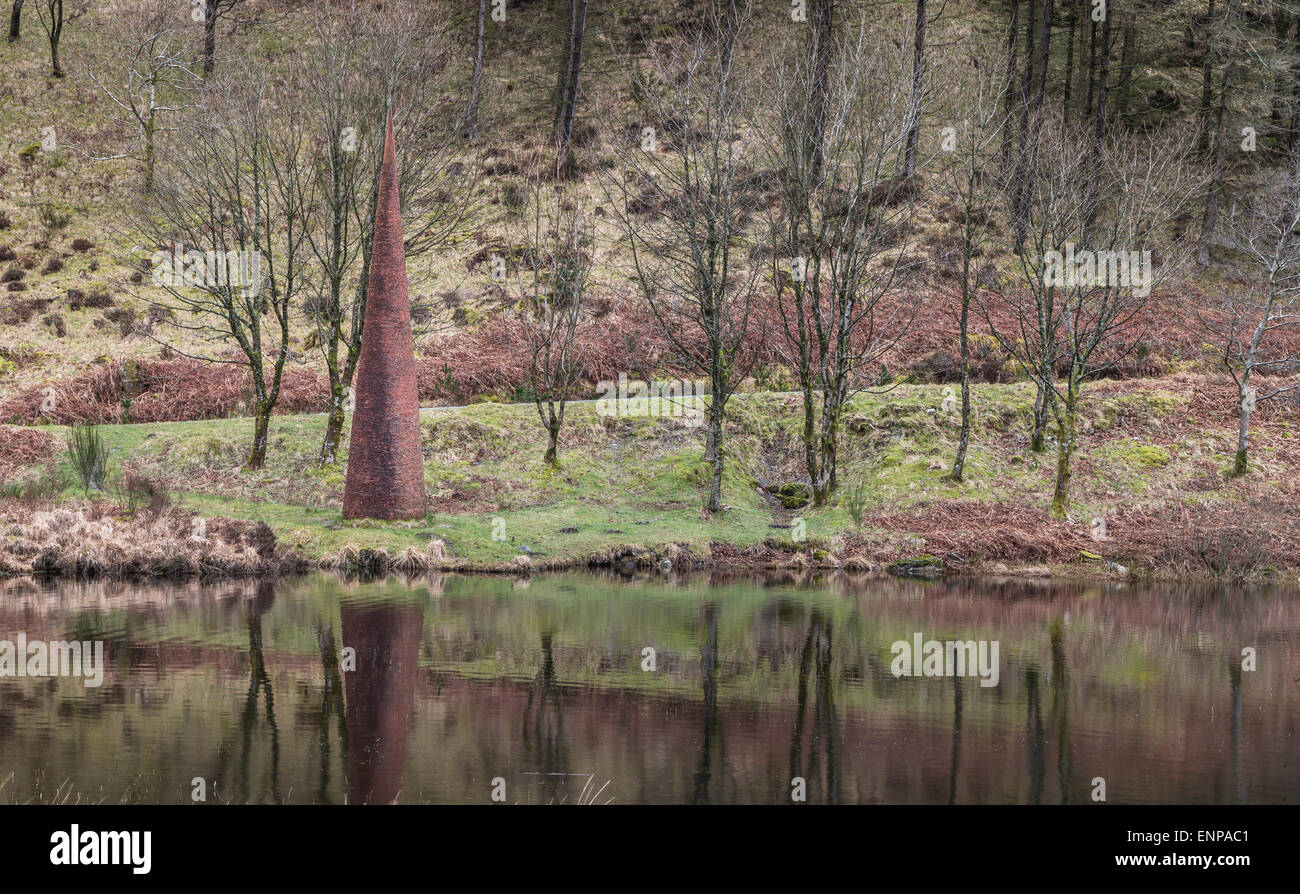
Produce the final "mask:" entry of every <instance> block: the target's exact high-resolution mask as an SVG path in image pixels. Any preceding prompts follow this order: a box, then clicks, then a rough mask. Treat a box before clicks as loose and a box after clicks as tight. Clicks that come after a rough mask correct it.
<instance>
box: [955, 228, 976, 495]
mask: <svg viewBox="0 0 1300 894" xmlns="http://www.w3.org/2000/svg"><path fill="white" fill-rule="evenodd" d="M966 243H967V244H966V246H964V250H963V252H962V254H963V258H962V273H961V282H962V295H961V331H960V343H961V435H960V436H959V437H958V439H957V458H956V460H955V461H954V462H953V464H952V477H953V480H954V481H961V480H962V476H963V475H965V474H966V449H967V447H968V446H969V445H970V302H971V288H970V261H971V251H970V246H969V243H970V239H969V237H968V238H967V240H966Z"/></svg>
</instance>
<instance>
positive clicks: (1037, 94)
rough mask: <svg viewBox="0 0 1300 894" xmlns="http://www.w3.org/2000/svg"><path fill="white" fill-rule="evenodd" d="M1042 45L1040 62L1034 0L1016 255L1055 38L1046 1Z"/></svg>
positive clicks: (1022, 122)
mask: <svg viewBox="0 0 1300 894" xmlns="http://www.w3.org/2000/svg"><path fill="white" fill-rule="evenodd" d="M1042 28H1043V30H1042V41H1041V44H1040V49H1039V52H1038V58H1037V59H1035V58H1034V34H1033V31H1034V0H1030V3H1029V24H1028V31H1027V33H1026V36H1025V79H1024V89H1023V98H1024V103H1025V105H1024V108H1023V109H1022V110H1021V114H1020V128H1021V130H1020V159H1019V163H1018V166H1017V171H1016V184H1015V189H1016V192H1015V218H1016V221H1015V224H1016V239H1015V251H1016V252H1019V251H1020V249H1021V248H1022V247H1023V246H1024V244H1025V227H1026V225H1027V215H1028V204H1029V192H1030V190H1031V188H1032V182H1031V181H1032V180H1033V176H1034V159H1035V157H1036V155H1037V152H1038V132H1039V130H1040V129H1041V127H1042V115H1043V92H1044V87H1045V86H1046V83H1047V62H1048V51H1049V49H1050V47H1049V41H1050V40H1051V36H1052V0H1043V24H1042ZM1035 62H1037V63H1038V77H1037V82H1038V83H1037V86H1035V87H1034V88H1033V97H1032V99H1031V98H1030V87H1031V84H1032V83H1033V80H1034V78H1033V69H1034V63H1035Z"/></svg>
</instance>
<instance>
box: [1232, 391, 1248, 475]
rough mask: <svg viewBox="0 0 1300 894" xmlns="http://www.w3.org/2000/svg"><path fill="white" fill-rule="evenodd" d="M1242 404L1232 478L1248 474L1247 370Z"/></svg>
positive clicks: (1241, 396)
mask: <svg viewBox="0 0 1300 894" xmlns="http://www.w3.org/2000/svg"><path fill="white" fill-rule="evenodd" d="M1238 390H1239V392H1240V394H1239V396H1240V399H1241V400H1240V403H1239V404H1238V406H1239V408H1240V412H1241V417H1240V420H1239V422H1238V425H1237V455H1236V456H1235V457H1234V458H1233V461H1232V477H1234V478H1237V477H1239V476H1241V475H1245V474H1246V469H1247V461H1246V457H1247V453H1248V452H1249V450H1250V414H1251V404H1250V370H1249V369H1246V371H1245V373H1244V374H1243V375H1242V377H1241V383H1240V388H1239V389H1238Z"/></svg>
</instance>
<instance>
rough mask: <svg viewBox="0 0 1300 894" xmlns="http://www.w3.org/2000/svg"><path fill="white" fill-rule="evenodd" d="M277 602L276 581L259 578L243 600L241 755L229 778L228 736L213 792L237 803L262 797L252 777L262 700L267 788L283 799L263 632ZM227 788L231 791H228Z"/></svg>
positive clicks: (230, 748)
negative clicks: (245, 664)
mask: <svg viewBox="0 0 1300 894" xmlns="http://www.w3.org/2000/svg"><path fill="white" fill-rule="evenodd" d="M274 603H275V584H274V582H272V581H268V580H263V581H259V582H257V584H256V589H255V591H254V594H253V597H252V598H251V599H247V600H243V605H244V609H245V613H246V618H247V620H246V626H247V628H248V689H247V692H246V693H245V696H244V704H243V708H242V710H241V711H240V713H239V720H238V724H237V727H238V728H237V733H236V735H237V737H238V742H239V744H238V750H239V756H238V759H237V760H236V762H235V769H234V776H233V779H228V776H227V773H228V770H229V757H230V754H231V752H232V751H233V750H234V746H233V744H232V743H231V742H230V741H229V740H228V741H226V742H224V743H223V744H222V745H221V746H220V747H219V748H218V752H217V770H216V773H215V775H214V777H213V794H214V795H216V796H219V797H225V798H226V799H227V800H230V801H233V802H234V803H237V804H246V803H248V801H249V800H250V799H252V800H254V801H261V800H263V797H262V796H261V794H260V793H259V794H255V793H254V791H253V782H252V778H251V776H252V762H253V744H254V738H255V736H254V734H255V733H256V732H258V730H259V727H260V725H261V724H260V723H259V721H258V706H259V704H261V705H262V706H263V708H264V712H265V713H264V717H263V721H262V722H264V723H265V726H266V732H267V735H268V739H269V750H270V766H269V768H268V770H267V780H266V789H265V791H266V792H267V794H268V795H269V798H270V800H271V801H272V802H279V800H280V727H279V725H278V724H277V723H276V718H275V693H274V692H273V691H272V689H271V677H270V675H269V674H268V673H267V670H266V657H265V654H264V651H263V649H264V641H263V634H262V618H263V616H264V615H266V613H267V612H269V611H270V610H271V606H272V605H273V604H274ZM227 790H228V791H229V794H228V795H227V794H225V793H226V792H227Z"/></svg>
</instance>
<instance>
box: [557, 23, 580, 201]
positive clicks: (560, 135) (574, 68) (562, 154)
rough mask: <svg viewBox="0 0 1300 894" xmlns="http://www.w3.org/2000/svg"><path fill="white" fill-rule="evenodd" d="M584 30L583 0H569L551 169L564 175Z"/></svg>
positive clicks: (568, 164)
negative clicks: (553, 157) (553, 156)
mask: <svg viewBox="0 0 1300 894" xmlns="http://www.w3.org/2000/svg"><path fill="white" fill-rule="evenodd" d="M586 29H587V0H571V2H570V16H569V29H568V34H567V35H566V37H565V54H564V59H563V60H561V64H560V77H561V79H562V87H561V93H560V101H559V103H558V105H557V108H556V117H555V147H556V152H555V170H556V175H557V176H561V177H562V176H567V175H568V173H569V172H571V171H572V169H573V164H572V160H571V159H570V157H569V149H570V144H571V142H572V140H573V119H574V117H575V115H576V114H577V109H578V76H579V74H580V73H581V71H582V40H583V36H584V34H585V33H586Z"/></svg>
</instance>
